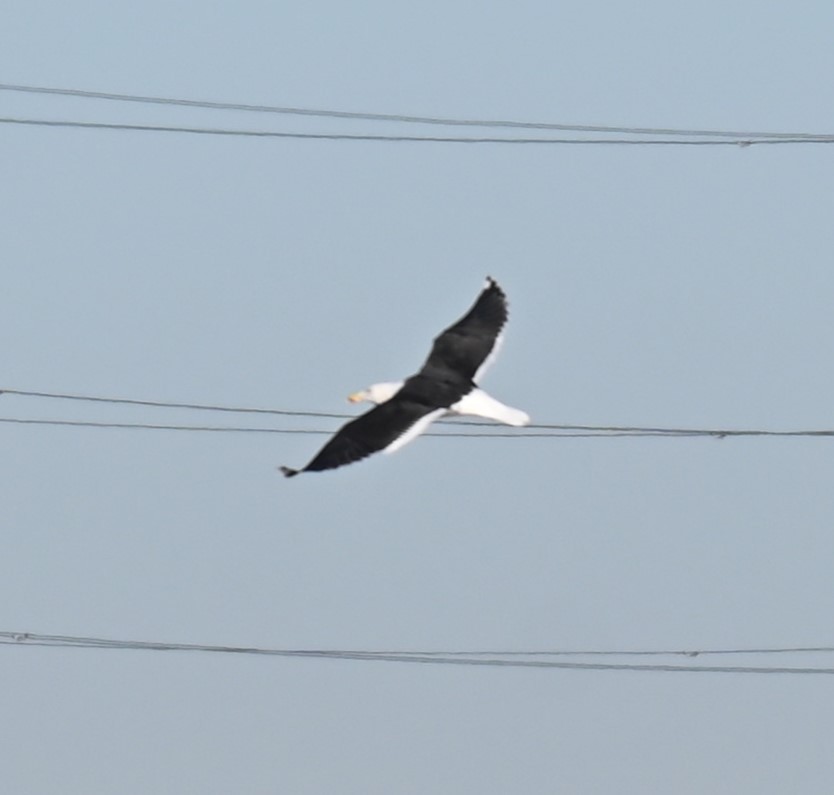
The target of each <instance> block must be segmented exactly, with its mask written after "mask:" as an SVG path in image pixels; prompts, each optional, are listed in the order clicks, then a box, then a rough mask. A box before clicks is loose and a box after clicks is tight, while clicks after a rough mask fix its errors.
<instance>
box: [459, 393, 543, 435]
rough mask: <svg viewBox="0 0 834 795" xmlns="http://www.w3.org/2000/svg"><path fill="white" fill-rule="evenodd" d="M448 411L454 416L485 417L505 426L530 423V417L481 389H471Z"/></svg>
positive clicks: (518, 425)
mask: <svg viewBox="0 0 834 795" xmlns="http://www.w3.org/2000/svg"><path fill="white" fill-rule="evenodd" d="M450 411H453V412H455V414H468V415H471V416H474V417H485V418H486V419H488V420H496V421H498V422H503V423H504V424H505V425H514V426H516V427H520V426H522V425H527V424H528V423H529V422H530V415H529V414H527V413H526V412H524V411H521V410H520V409H514V408H511V407H510V406H505V405H504V404H503V403H502V402H501V401H500V400H496V399H495V398H494V397H492V396H491V395H488V394H487V393H486V392H484V390H483V389H473V390H472V391H471V392H470V393H469V394H468V395H465V396H464V397H462V398H461V399H460V400H459V401H458V402H457V403H455V404H454V405H453V406H451V408H450Z"/></svg>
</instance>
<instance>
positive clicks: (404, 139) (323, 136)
mask: <svg viewBox="0 0 834 795" xmlns="http://www.w3.org/2000/svg"><path fill="white" fill-rule="evenodd" d="M0 124H21V125H29V126H39V127H56V128H79V129H89V130H111V131H121V132H125V131H133V132H168V133H185V134H190V135H219V136H231V137H243V138H284V139H298V140H317V141H377V142H379V141H385V142H399V143H447V144H532V145H536V144H548V145H559V144H564V145H570V144H576V145H591V146H593V145H602V146H610V145H621V146H738V147H747V146H754V145H759V144H831V143H834V136H819V137H817V136H799V137H792V138H758V139H756V138H746V139H743V140H742V139H738V140H712V139H686V138H678V139H675V138H670V139H662V138H647V139H631V138H499V137H462V136H461V137H456V136H439V135H437V136H429V135H374V134H359V133H309V132H277V131H273V130H235V129H227V128H221V127H178V126H165V125H156V124H123V123H105V122H91V121H67V120H58V119H21V118H0Z"/></svg>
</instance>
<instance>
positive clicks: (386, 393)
mask: <svg viewBox="0 0 834 795" xmlns="http://www.w3.org/2000/svg"><path fill="white" fill-rule="evenodd" d="M402 385H403V382H402V381H396V382H386V383H384V384H371V385H370V386H369V387H368V388H367V389H360V390H359V391H358V392H354V393H353V394H352V395H348V400H349V401H350V402H351V403H362V402H363V401H366V400H367V401H368V402H369V403H376V404H377V405H379V404H380V403H385V401H386V400H390V399H391V398H392V397H394V395H396V394H397V392H399V391H400V389H401V388H402Z"/></svg>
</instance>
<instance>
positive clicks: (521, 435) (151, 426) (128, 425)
mask: <svg viewBox="0 0 834 795" xmlns="http://www.w3.org/2000/svg"><path fill="white" fill-rule="evenodd" d="M0 423H5V424H7V425H54V426H65V427H71V428H111V429H127V430H145V431H198V432H203V433H278V434H282V433H283V434H314V435H317V436H322V435H323V436H330V435H332V434H333V433H335V430H336V429H319V428H263V427H260V428H255V427H241V426H236V425H168V424H160V423H147V422H99V421H96V420H50V419H32V418H28V417H0ZM461 424H466V423H461ZM470 424H472V425H475V423H470ZM524 430H525V429H523V428H522V429H519V431H472V432H469V433H455V432H439V433H438V432H434V431H429V432H427V433H423V434H421V436H434V437H439V438H444V437H445V438H450V439H451V438H457V439H469V438H479V437H480V438H492V439H496V438H506V439H547V438H552V437H560V438H591V437H599V438H608V437H612V436H613V437H616V436H671V435H674V436H687V435H693V434H660V433H642V432H635V431H629V432H621V433H594V432H590V431H589V432H582V431H576V432H573V431H561V432H560V431H552V432H538V431H536V432H530V433H525V432H524ZM832 433H834V432H832ZM700 435H701V436H703V435H704V434H700Z"/></svg>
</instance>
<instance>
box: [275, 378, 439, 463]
mask: <svg viewBox="0 0 834 795" xmlns="http://www.w3.org/2000/svg"><path fill="white" fill-rule="evenodd" d="M433 411H437V407H436V406H432V405H429V404H427V403H423V402H418V401H415V400H410V399H408V398H401V397H400V395H399V393H398V394H396V395H394V397H392V398H391V400H388V401H386V402H385V403H381V404H380V405H379V406H375V407H374V408H372V409H371V410H370V411H368V412H366V413H365V414H362V415H361V416H359V417H357V418H356V419H355V420H351V421H350V422H348V423H346V424H345V425H343V426H342V427H341V428H340V429H339V431H338V432H337V433H336V435H335V436H334V437H333V438H332V439H331V440H330V441H329V442H328V443H327V444H326V445H325V446H324V447H322V449H321V450H320V451H319V453H318V455H317V456H316V457H315V458H314V459H313V460H312V461H311V462H310V463H309V464H307V466H306V467H304V468H303V469H290V467H281V471H282V472H283V473H284V474H285V475H286V476H287V477H288V478H291V477H293V476H294V475H297V474H298V473H299V472H321V471H322V470H325V469H335V468H336V467H340V466H344V465H345V464H352V463H353V462H354V461H361V460H362V459H363V458H367V457H368V456H369V455H371V454H372V453H377V452H379V451H380V450H384V449H385V448H386V447H388V446H389V445H390V444H393V442H395V441H396V440H397V439H398V438H399V437H400V436H402V435H403V434H404V433H406V431H408V429H409V428H411V427H412V426H413V425H414V424H415V423H416V422H419V420H420V419H422V418H423V417H425V416H426V415H427V414H430V413H431V412H433Z"/></svg>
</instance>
